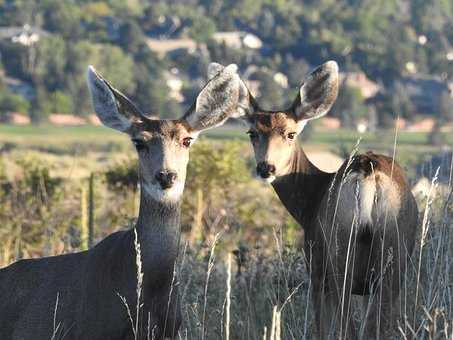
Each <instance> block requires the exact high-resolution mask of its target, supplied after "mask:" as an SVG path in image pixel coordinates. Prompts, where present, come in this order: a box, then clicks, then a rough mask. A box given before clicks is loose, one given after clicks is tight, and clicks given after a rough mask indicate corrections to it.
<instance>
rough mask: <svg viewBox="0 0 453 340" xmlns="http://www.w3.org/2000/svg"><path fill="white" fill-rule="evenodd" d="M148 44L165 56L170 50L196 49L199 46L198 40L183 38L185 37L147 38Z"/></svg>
mask: <svg viewBox="0 0 453 340" xmlns="http://www.w3.org/2000/svg"><path fill="white" fill-rule="evenodd" d="M146 44H147V45H148V47H149V48H150V49H151V50H153V51H154V52H156V53H157V54H159V55H161V56H163V55H165V54H167V53H168V52H172V51H175V50H180V49H183V50H195V49H196V48H197V42H196V41H195V40H193V39H189V38H183V39H153V38H147V39H146Z"/></svg>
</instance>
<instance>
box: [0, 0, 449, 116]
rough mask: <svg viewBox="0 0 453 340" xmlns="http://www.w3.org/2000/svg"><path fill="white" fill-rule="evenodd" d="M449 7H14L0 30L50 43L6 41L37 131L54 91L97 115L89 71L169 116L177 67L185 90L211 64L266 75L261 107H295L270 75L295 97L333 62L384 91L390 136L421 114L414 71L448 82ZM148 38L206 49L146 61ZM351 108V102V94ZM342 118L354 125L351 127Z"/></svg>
mask: <svg viewBox="0 0 453 340" xmlns="http://www.w3.org/2000/svg"><path fill="white" fill-rule="evenodd" d="M452 7H453V6H452V5H451V3H450V2H449V1H435V0H429V1H420V0H414V1H410V2H407V1H403V0H385V1H378V2H373V3H370V2H369V1H363V0H359V1H351V0H341V1H336V2H332V1H331V0H322V1H304V2H300V1H295V0H280V1H267V0H259V1H237V0H231V1H204V0H203V1H202V0H194V1H191V2H190V6H188V5H187V2H186V1H185V0H174V1H171V2H170V3H168V2H167V1H163V0H155V1H152V2H147V1H142V0H129V1H119V0H118V1H117V0H108V1H107V0H104V1H95V2H87V1H85V0H73V1H58V0H44V1H39V2H36V1H23V0H9V1H3V2H0V26H3V27H8V26H22V25H24V24H29V25H31V26H32V27H38V28H41V29H43V30H45V31H46V32H47V33H48V34H46V35H43V36H41V38H40V40H39V41H38V42H37V43H35V44H32V45H30V46H23V45H21V44H17V43H12V42H11V41H9V40H8V39H3V40H2V41H1V42H0V53H1V55H2V63H3V64H4V66H5V72H6V74H7V75H8V76H11V77H16V78H19V79H20V80H22V81H25V82H27V83H29V84H30V85H31V86H32V87H33V88H34V90H35V93H37V94H38V97H40V98H35V99H27V101H29V110H30V114H31V116H32V118H33V120H34V121H39V120H42V119H44V118H45V117H46V116H47V115H48V113H49V112H48V110H51V109H52V106H54V104H48V103H47V101H52V95H49V94H52V93H55V92H56V91H58V92H61V93H62V94H64V96H66V97H67V98H70V100H71V103H70V105H66V104H65V105H64V107H65V108H66V109H70V110H71V111H73V113H74V114H77V115H84V114H87V113H89V112H90V111H91V106H90V103H89V95H88V92H87V89H86V84H85V72H86V67H87V65H88V64H93V65H95V66H96V67H97V68H98V69H99V70H100V71H101V72H103V74H104V76H105V77H106V78H107V79H109V80H110V81H111V82H112V84H114V85H115V87H117V88H119V89H120V90H122V91H124V92H125V93H126V94H128V95H130V96H132V97H133V99H134V100H135V101H136V102H137V104H138V106H139V107H141V108H142V109H143V110H145V111H150V112H153V113H154V114H159V115H160V114H162V115H164V116H169V115H172V114H173V113H172V112H169V111H172V110H173V107H175V106H178V105H179V104H177V103H175V102H174V101H173V100H172V99H171V98H169V96H168V89H167V87H166V85H165V84H166V79H165V74H164V73H163V72H162V70H169V69H170V68H173V67H175V68H177V69H178V70H179V74H178V75H179V76H180V77H181V79H183V80H184V81H185V82H186V84H187V85H186V87H190V88H199V87H200V86H201V85H202V83H203V81H204V79H203V76H202V75H204V74H205V70H206V66H207V64H208V62H209V61H211V60H214V61H219V62H222V63H231V62H235V63H237V64H238V65H239V67H240V69H241V71H246V70H247V68H248V66H250V65H254V66H256V67H258V69H259V72H258V73H257V74H253V77H255V79H258V80H260V81H261V82H262V84H261V87H260V93H261V97H262V99H261V101H262V102H263V103H264V106H266V107H279V106H280V105H283V104H286V103H288V102H289V101H290V100H291V98H289V96H288V94H286V93H285V92H284V89H282V88H281V87H280V85H278V84H276V83H275V82H274V81H273V79H272V75H273V73H275V72H283V73H284V74H286V75H287V76H288V80H289V84H290V86H291V87H297V86H299V85H300V82H301V81H302V79H303V76H304V75H305V74H306V73H307V71H308V70H309V69H310V68H312V67H313V66H314V65H317V64H320V63H321V62H322V61H325V60H327V59H335V60H337V61H338V62H339V63H340V67H341V70H346V71H347V70H349V71H358V72H360V71H363V72H365V73H366V75H367V76H368V77H369V78H370V79H371V80H373V81H375V82H377V83H380V84H382V85H383V86H384V90H383V95H382V96H381V102H382V103H378V102H376V103H372V104H370V105H372V106H375V111H376V112H377V113H378V115H379V116H378V121H379V124H384V125H385V124H386V121H387V118H388V117H389V116H392V115H393V113H394V112H398V114H399V115H400V116H403V117H407V118H412V117H413V115H414V114H415V112H414V108H413V106H411V105H410V102H409V101H408V96H407V94H406V93H405V88H404V87H402V86H401V79H402V77H404V76H406V75H407V73H408V72H407V65H408V63H413V64H414V65H415V67H416V69H417V70H418V71H419V72H421V73H424V74H431V75H438V76H441V78H442V79H446V81H451V79H452V73H451V61H449V60H448V58H447V57H446V56H447V53H449V52H450V53H451V51H450V50H449V46H451V45H452V44H453V26H452V22H453V9H452ZM395 13H399V14H398V16H395ZM220 31H246V32H250V33H253V34H255V35H257V36H258V37H259V38H260V39H261V40H262V41H263V42H264V46H263V48H261V49H257V50H253V49H248V48H241V49H235V48H231V47H227V46H225V45H224V44H218V43H217V42H215V41H214V40H213V39H212V38H213V35H214V33H216V32H220ZM149 37H152V38H183V39H184V38H192V39H194V40H195V41H196V42H197V43H198V46H199V48H198V49H197V50H196V51H195V52H193V51H191V52H190V53H188V54H185V53H180V52H179V51H178V52H177V53H175V54H173V53H170V54H168V55H166V56H165V57H163V58H160V57H157V56H156V55H155V54H154V53H153V52H151V51H150V50H149V48H148V45H147V39H148V38H149ZM205 45H206V47H207V48H204V46H205ZM270 70H272V71H270ZM187 80H190V82H187ZM347 91H349V90H347ZM340 93H341V92H340ZM189 94H190V93H189ZM345 97H349V99H351V98H352V97H354V95H353V94H352V93H351V92H350V91H349V93H346V94H345ZM192 99H193V97H190V96H188V95H186V96H184V102H183V103H182V106H184V107H188V106H190V104H191V103H190V102H191V100H192ZM357 102H358V100H352V102H351V101H350V100H345V101H344V103H343V105H346V104H351V105H352V106H350V107H347V108H346V109H345V110H342V112H346V111H349V112H352V111H354V110H355V109H358V110H359V111H362V109H363V107H362V106H361V105H359V107H357V106H354V105H356V104H357ZM30 104H32V105H30ZM35 105H38V106H39V108H38V109H36V108H34V106H35ZM65 111H66V110H65ZM356 115H358V116H360V115H362V113H357V114H355V113H354V116H356ZM381 116H382V118H381ZM340 117H343V116H341V115H340ZM344 118H345V120H346V123H347V124H346V125H348V124H350V123H351V120H354V117H349V116H348V115H345V116H344ZM348 122H349V123H348Z"/></svg>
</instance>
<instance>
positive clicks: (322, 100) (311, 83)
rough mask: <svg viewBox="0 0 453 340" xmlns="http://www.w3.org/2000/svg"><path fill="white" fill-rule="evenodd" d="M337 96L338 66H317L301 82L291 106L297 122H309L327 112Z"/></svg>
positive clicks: (329, 63) (335, 64) (325, 64)
mask: <svg viewBox="0 0 453 340" xmlns="http://www.w3.org/2000/svg"><path fill="white" fill-rule="evenodd" d="M337 95H338V64H337V63H336V62H335V61H328V62H326V63H324V64H322V65H321V66H318V68H316V69H315V70H314V71H313V72H312V73H311V74H310V75H309V76H308V77H307V78H306V79H305V81H304V82H303V84H302V86H301V87H300V90H299V93H298V95H297V97H296V100H295V101H294V103H293V105H292V111H293V113H294V114H295V116H296V118H297V119H298V120H311V119H316V118H320V117H322V116H324V115H325V114H326V113H327V112H329V110H330V108H331V107H332V105H333V103H334V102H335V100H336V99H337Z"/></svg>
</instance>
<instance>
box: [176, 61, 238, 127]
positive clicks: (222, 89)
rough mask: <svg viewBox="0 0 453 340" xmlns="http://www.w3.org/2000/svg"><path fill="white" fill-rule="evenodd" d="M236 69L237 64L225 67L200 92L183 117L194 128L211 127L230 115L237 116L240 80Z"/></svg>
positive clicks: (219, 123)
mask: <svg viewBox="0 0 453 340" xmlns="http://www.w3.org/2000/svg"><path fill="white" fill-rule="evenodd" d="M236 71H237V66H236V65H235V64H231V65H228V66H227V67H225V68H223V69H222V70H220V71H219V72H217V74H216V75H215V76H214V77H213V78H212V79H211V80H209V82H208V83H207V84H206V85H205V87H204V88H203V89H202V90H201V92H200V93H199V94H198V96H197V99H196V101H195V103H194V104H193V105H192V107H191V108H190V109H189V111H188V112H187V113H186V114H185V115H184V116H183V118H182V119H184V120H185V121H186V122H187V123H188V124H189V126H190V127H191V128H192V129H193V130H195V131H201V130H205V129H209V128H212V127H215V126H219V125H221V124H223V123H224V122H225V121H226V120H227V119H228V118H229V117H237V104H238V98H239V91H240V84H239V82H240V80H239V76H238V75H237V73H236Z"/></svg>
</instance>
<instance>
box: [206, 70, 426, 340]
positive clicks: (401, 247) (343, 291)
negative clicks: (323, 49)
mask: <svg viewBox="0 0 453 340" xmlns="http://www.w3.org/2000/svg"><path fill="white" fill-rule="evenodd" d="M221 69H223V66H222V65H220V64H217V63H213V64H211V65H210V66H209V70H210V71H209V74H211V76H212V75H213V74H216V72H218V71H219V70H221ZM338 78H339V76H338V65H337V63H336V62H335V61H327V62H326V63H324V64H322V65H320V66H318V67H317V68H316V69H315V70H314V71H312V73H310V74H309V75H308V76H307V77H306V78H305V80H304V81H303V82H302V85H301V86H300V88H299V91H298V93H297V96H296V98H295V100H294V101H293V103H292V104H291V105H290V107H289V108H287V109H283V110H273V111H270V110H264V109H262V108H260V106H259V105H258V103H257V101H256V99H255V98H254V97H253V95H252V94H251V93H250V91H249V90H248V88H247V86H246V85H245V82H243V81H241V93H240V97H239V102H238V107H237V115H238V116H239V117H240V119H241V120H242V121H243V122H245V124H246V125H247V126H248V129H249V130H248V131H247V133H248V135H249V137H250V141H251V144H252V147H253V150H254V156H255V160H256V164H257V165H256V172H257V175H258V176H259V177H261V178H262V179H263V180H264V181H266V182H268V183H270V184H271V186H272V187H273V189H274V191H275V192H276V194H277V195H278V197H279V199H280V201H281V202H282V203H283V205H284V206H285V208H286V209H287V211H288V212H289V213H290V215H292V217H293V218H294V219H295V220H296V221H297V222H298V224H299V225H300V226H301V227H302V229H303V231H304V234H305V243H304V246H303V248H304V252H305V254H306V256H305V257H306V265H307V269H308V270H309V274H310V279H311V283H312V285H311V286H312V294H311V296H312V302H313V306H314V312H315V313H314V314H315V325H316V327H315V333H316V334H317V336H318V338H320V339H328V338H335V339H356V338H358V336H361V337H362V338H364V339H373V338H389V337H391V334H392V332H393V331H394V329H395V322H394V321H395V319H394V315H397V314H396V313H395V312H400V314H401V311H400V310H399V309H398V308H397V306H396V305H395V304H396V302H395V301H396V300H397V298H398V297H399V294H400V293H401V291H402V280H403V277H404V273H405V272H406V270H407V267H408V265H407V263H408V258H409V256H410V255H411V253H412V250H413V248H414V244H415V234H416V229H417V225H418V208H417V204H416V201H415V199H414V197H413V195H412V193H411V190H410V187H409V185H408V182H407V180H406V178H405V176H404V172H403V170H402V168H401V167H400V166H399V165H398V164H397V162H395V161H394V159H393V158H391V157H387V156H384V155H380V154H375V153H373V152H371V151H368V152H366V153H363V154H354V155H351V157H349V159H347V160H346V161H345V162H344V163H343V164H342V166H341V167H340V168H339V169H338V171H337V172H335V173H327V172H324V171H322V170H320V169H319V168H317V167H316V166H315V165H314V164H313V163H312V162H310V160H309V158H308V157H307V155H306V154H305V152H304V150H303V148H302V147H301V146H300V145H299V144H298V142H297V137H298V135H299V134H301V133H302V131H303V129H304V127H305V126H306V124H307V123H308V122H309V121H311V120H313V119H318V118H320V117H322V116H324V115H325V114H327V112H328V111H329V110H330V108H331V107H332V105H333V104H334V102H335V100H336V98H337V95H338V88H339V80H338ZM352 295H358V296H359V297H360V296H361V297H362V299H363V300H364V304H365V306H366V310H365V312H366V313H365V316H364V317H363V322H362V323H361V329H360V332H357V329H356V328H355V326H354V322H353V320H352V310H351V308H352V307H351V298H352ZM399 316H401V315H399Z"/></svg>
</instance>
